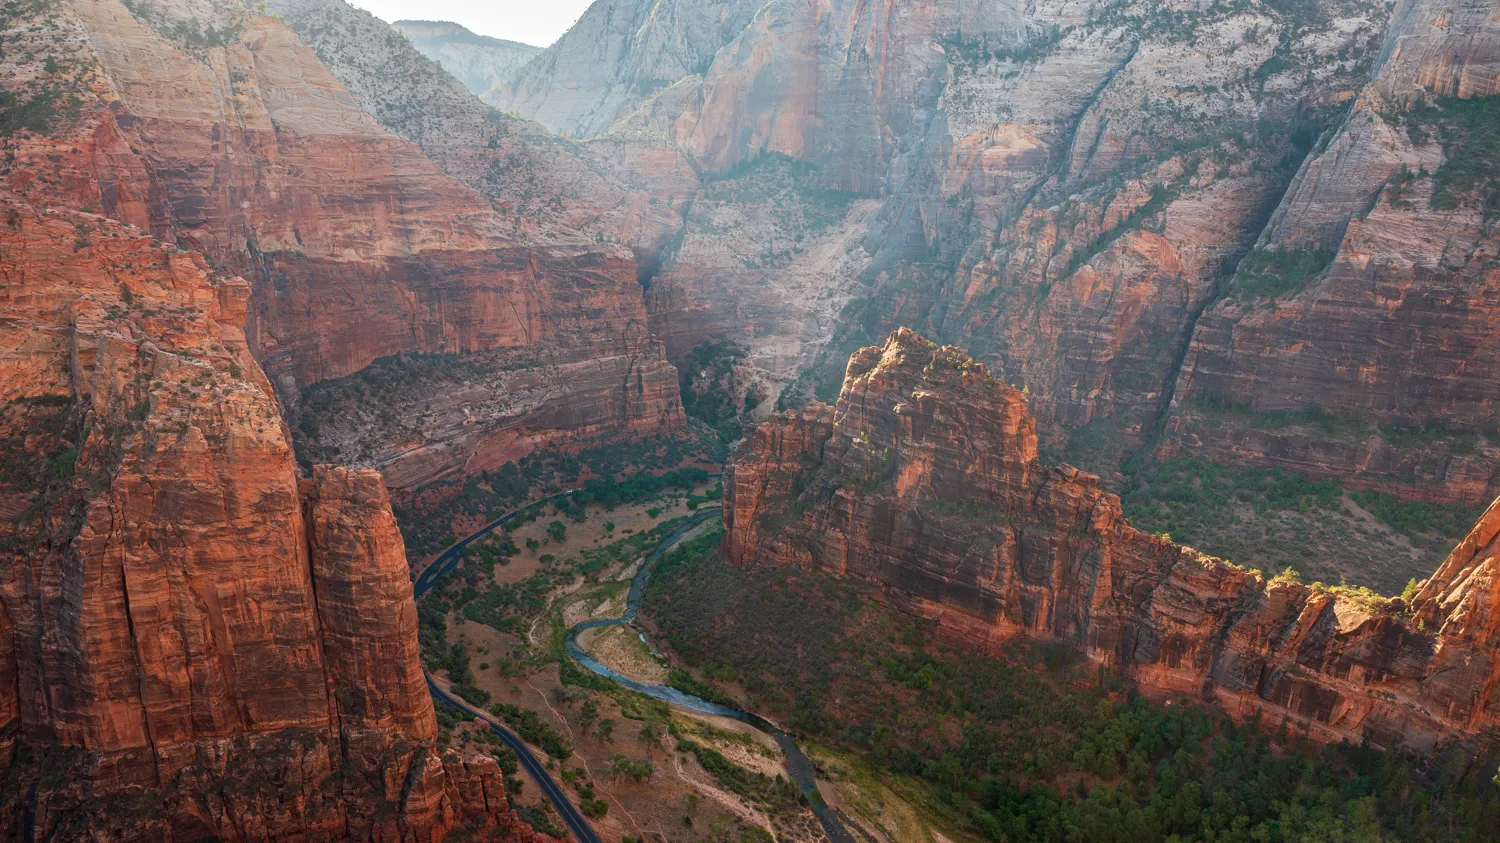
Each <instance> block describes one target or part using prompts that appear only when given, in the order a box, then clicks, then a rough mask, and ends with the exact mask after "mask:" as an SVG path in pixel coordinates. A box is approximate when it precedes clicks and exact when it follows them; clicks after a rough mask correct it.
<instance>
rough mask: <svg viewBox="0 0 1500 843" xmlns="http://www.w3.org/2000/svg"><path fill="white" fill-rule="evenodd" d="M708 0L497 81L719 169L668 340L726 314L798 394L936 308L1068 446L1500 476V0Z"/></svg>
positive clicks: (1471, 493)
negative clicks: (1250, 1) (1499, 257)
mask: <svg viewBox="0 0 1500 843" xmlns="http://www.w3.org/2000/svg"><path fill="white" fill-rule="evenodd" d="M687 5H688V4H642V3H636V2H633V0H618V1H617V2H604V3H598V4H595V6H594V7H592V8H591V9H590V10H589V12H588V13H587V14H586V15H585V16H584V18H583V20H581V21H580V23H579V25H578V26H577V27H575V29H574V30H573V31H571V32H569V33H568V34H566V35H564V36H563V38H562V39H560V40H559V41H558V43H557V44H555V45H554V46H553V47H552V48H550V49H549V50H548V51H547V52H546V53H544V54H543V55H542V56H541V57H539V58H538V60H536V61H534V62H532V63H531V64H530V65H528V66H527V67H526V68H525V69H524V71H522V72H520V73H519V74H518V75H517V76H516V77H514V78H513V82H512V85H511V88H510V93H509V95H508V96H507V97H506V98H502V99H501V100H497V101H501V102H503V103H504V107H507V108H512V107H514V108H518V109H520V110H521V113H523V114H526V115H529V116H534V117H536V118H537V119H539V120H541V121H542V122H543V123H545V124H547V125H549V126H552V127H554V128H558V129H565V130H566V131H568V132H571V133H574V134H575V135H583V136H596V137H612V136H615V135H617V134H618V135H620V136H625V135H629V136H631V137H638V136H642V135H643V136H647V137H654V138H659V139H661V140H662V141H663V142H665V143H667V144H670V145H671V146H672V147H673V148H675V149H677V150H679V151H680V152H681V153H682V154H684V155H687V156H688V157H690V158H691V159H692V160H693V161H694V162H695V164H696V166H697V167H699V168H700V169H701V170H702V172H703V173H704V177H705V181H704V184H703V187H702V188H701V189H700V190H699V191H698V192H697V193H696V194H695V195H694V198H693V201H692V202H691V203H690V204H689V206H688V207H687V209H686V211H685V213H684V223H685V224H684V226H683V229H682V232H681V235H680V239H679V240H677V241H676V243H675V244H674V248H671V249H669V250H667V251H666V252H665V253H664V254H665V259H664V260H663V261H662V262H661V266H660V270H659V271H658V272H656V273H655V274H654V275H653V287H652V289H651V290H650V291H648V303H647V306H648V308H649V310H650V312H651V325H652V329H653V331H654V332H656V333H657V334H658V335H659V336H661V337H662V338H663V339H664V340H665V341H666V343H667V346H668V353H669V355H670V356H671V359H673V360H674V361H676V362H678V363H682V362H684V361H685V360H686V359H687V356H688V351H689V350H690V349H691V348H692V347H694V346H695V345H697V344H698V343H701V342H703V341H704V340H705V339H707V338H710V337H713V336H716V335H723V336H726V337H729V338H731V339H734V340H736V341H737V342H739V343H741V344H742V345H744V346H746V347H747V348H748V349H749V356H748V358H747V364H746V365H747V367H748V368H749V369H750V370H752V375H751V376H752V377H755V378H759V379H761V380H762V381H764V382H765V383H767V384H769V385H770V386H771V387H773V389H772V392H773V393H774V392H775V391H777V390H780V389H788V390H790V392H789V393H788V397H789V401H790V403H792V404H793V405H795V404H796V403H797V402H799V401H801V400H803V399H804V398H805V396H806V394H808V393H810V392H823V393H824V397H825V398H831V394H827V392H826V390H827V389H828V388H836V385H837V372H838V371H839V370H840V369H841V368H842V361H843V359H844V357H845V355H847V353H848V352H849V351H850V350H852V349H853V348H855V347H858V346H859V345H860V344H862V343H867V342H873V341H876V340H878V338H879V337H880V336H881V335H882V334H883V333H884V332H885V331H888V330H890V329H892V328H894V327H895V326H897V325H912V326H916V327H918V328H920V329H921V330H922V331H923V332H924V333H926V334H928V335H930V336H933V337H936V338H938V339H940V340H942V341H945V342H952V343H955V344H958V345H961V346H962V347H964V348H965V349H967V350H968V351H969V352H971V353H973V354H974V355H975V356H976V357H978V358H979V359H981V360H983V361H984V362H986V363H987V364H988V365H989V366H991V368H993V369H994V370H995V371H996V373H997V374H999V375H1000V376H1001V377H1003V378H1004V379H1005V380H1006V381H1008V382H1010V383H1013V384H1016V385H1024V386H1025V387H1027V388H1028V395H1029V398H1030V401H1031V407H1032V411H1033V413H1034V414H1035V415H1036V417H1037V420H1038V423H1039V425H1040V428H1039V429H1040V432H1041V436H1042V439H1043V441H1044V443H1045V444H1046V445H1048V446H1050V447H1065V446H1066V444H1067V443H1068V441H1069V439H1070V437H1073V436H1074V435H1075V433H1076V431H1078V430H1079V429H1080V428H1089V429H1090V430H1089V434H1088V435H1091V436H1101V435H1102V436H1104V437H1106V438H1109V439H1111V440H1112V441H1113V442H1115V445H1114V450H1115V451H1129V450H1134V449H1138V448H1141V447H1149V448H1151V449H1152V450H1154V451H1155V452H1156V453H1158V454H1183V455H1195V456H1202V457H1206V458H1208V459H1211V460H1214V461H1217V462H1232V463H1249V464H1254V465H1260V466H1276V467H1282V468H1286V469H1289V470H1292V471H1296V472H1299V473H1303V474H1311V475H1316V476H1323V477H1339V478H1347V480H1348V483H1349V485H1351V486H1354V487H1361V486H1363V487H1368V488H1374V489H1380V490H1384V491H1389V492H1394V493H1396V494H1398V495H1400V496H1402V497H1404V498H1408V499H1422V500H1432V501H1461V502H1469V503H1474V502H1479V501H1484V500H1488V499H1490V498H1491V497H1493V496H1494V495H1495V494H1496V493H1497V492H1500V434H1496V433H1494V431H1493V425H1491V424H1490V422H1489V421H1488V419H1489V417H1490V416H1493V413H1494V409H1495V406H1496V400H1497V397H1500V392H1497V390H1500V386H1497V384H1496V383H1494V382H1493V378H1490V377H1488V376H1487V374H1486V373H1487V372H1491V371H1493V370H1494V368H1495V367H1494V366H1493V365H1490V359H1491V357H1493V355H1494V353H1495V352H1494V348H1493V343H1492V342H1491V339H1490V337H1489V335H1488V334H1487V333H1486V332H1485V330H1484V328H1483V325H1484V324H1485V323H1486V321H1487V320H1488V319H1489V318H1490V314H1491V313H1492V312H1493V307H1494V301H1493V299H1494V295H1493V292H1494V291H1493V289H1492V288H1493V287H1494V284H1495V271H1496V269H1495V260H1496V254H1497V249H1500V246H1497V245H1496V244H1497V236H1496V228H1495V226H1496V222H1495V217H1494V215H1493V213H1492V202H1491V200H1490V199H1489V198H1488V197H1489V196H1490V195H1491V193H1492V192H1493V187H1487V186H1481V185H1483V184H1486V183H1487V182H1486V181H1485V180H1486V179H1489V178H1490V176H1488V175H1486V174H1487V173H1489V172H1490V171H1491V170H1492V169H1493V162H1494V160H1495V157H1496V152H1495V150H1494V148H1493V144H1492V143H1490V142H1489V141H1488V140H1484V138H1487V137H1488V135H1487V134H1486V133H1485V130H1484V129H1482V128H1481V127H1480V124H1482V123H1483V122H1484V121H1485V120H1486V119H1488V120H1491V121H1492V120H1493V109H1494V108H1495V107H1496V106H1494V105H1493V103H1494V102H1496V101H1497V100H1496V99H1495V98H1496V96H1497V95H1500V87H1497V86H1500V66H1497V62H1500V59H1497V55H1500V19H1497V18H1496V16H1495V15H1494V10H1493V7H1492V4H1488V3H1482V2H1470V0H1413V1H1412V2H1406V3H1401V4H1399V5H1397V6H1396V7H1394V9H1392V8H1391V7H1389V6H1387V5H1386V4H1383V3H1376V2H1358V3H1342V2H1337V3H1335V2H1313V3H1305V4H1297V5H1292V6H1282V5H1276V4H1269V5H1268V4H1261V5H1256V6H1253V7H1246V6H1234V5H1222V4H1221V5H1213V6H1207V7H1201V8H1181V9H1178V8H1171V9H1169V8H1166V7H1162V6H1160V5H1159V4H1155V3H1149V2H1141V3H1135V2H1126V3H1119V4H1113V5H1110V6H1108V7H1089V6H1081V5H1078V4H1071V3H1063V2H1043V3H1035V4H1015V3H991V4H982V5H981V6H980V7H977V8H976V7H973V6H972V5H971V4H962V3H957V2H949V0H936V1H935V2H930V3H919V4H898V5H896V6H890V7H887V6H878V5H877V6H871V5H869V4H862V3H854V2H841V0H819V2H807V0H784V1H783V0H777V2H773V3H768V4H750V5H751V6H754V8H753V9H749V8H742V6H744V4H735V3H730V4H713V5H701V4H699V5H693V6H692V8H691V11H690V10H688V9H687V8H685V7H686V6H687ZM680 7H681V8H680ZM685 33H693V34H694V37H693V39H692V41H691V44H690V45H685V44H684V42H683V38H684V34H685ZM632 68H652V70H651V73H652V74H655V77H654V78H656V79H658V80H659V81H656V82H652V83H651V84H649V85H642V84H641V83H640V82H639V79H640V78H641V77H642V76H643V75H645V72H644V71H641V72H637V71H636V70H633V69H632ZM1487 104H1488V105H1487ZM1484 108H1488V109H1490V110H1489V111H1488V112H1484V113H1480V111H1481V110H1482V109H1484ZM528 109H529V110H528ZM1485 114H1488V115H1489V116H1488V118H1486V117H1485V116H1484V115H1485ZM1466 121H1467V122H1466ZM787 160H789V161H792V162H795V164H796V165H799V166H801V167H803V168H804V169H803V170H801V171H799V173H798V178H797V181H798V183H799V185H801V186H802V187H803V189H804V192H807V191H811V190H813V189H817V190H822V191H828V192H830V193H832V194H838V193H840V192H847V193H849V194H851V195H852V196H853V197H854V201H852V202H851V201H849V200H848V199H847V198H846V199H845V200H844V201H845V202H846V204H845V209H846V212H845V213H843V214H838V215H836V216H833V217H832V218H830V219H826V220H825V219H822V218H817V219H816V220H813V218H812V217H809V216H808V215H807V214H805V213H804V212H802V211H801V210H800V209H799V208H798V207H797V205H798V204H799V203H798V202H796V201H788V198H787V197H786V195H785V194H784V192H778V191H777V190H776V189H774V188H773V189H767V188H766V184H765V183H766V182H767V181H768V179H766V178H765V177H764V174H763V173H762V171H769V172H773V173H774V172H776V171H778V170H781V169H784V168H785V166H786V165H785V163H784V162H785V161H787ZM1476 179H1477V180H1478V181H1479V182H1480V183H1481V185H1472V184H1470V183H1471V182H1473V181H1475V180H1476ZM1455 186H1456V187H1455ZM860 197H864V198H860ZM769 202H775V203H777V204H776V207H778V208H785V209H786V212H784V213H779V214H778V213H773V214H765V213H763V211H762V208H763V206H764V205H765V204H766V203H769ZM866 203H874V207H873V208H872V207H870V206H869V205H868V204H866ZM810 220H813V221H814V222H816V224H814V225H810V224H808V223H809V221H810ZM777 244H780V245H777ZM808 276H816V277H822V278H824V279H827V280H826V281H824V282H823V283H822V284H820V285H816V291H817V292H816V294H812V295H809V294H807V293H806V292H805V289H804V288H805V287H806V285H805V284H804V283H803V280H802V279H803V278H805V277H808ZM770 403H771V402H768V406H769V404H770ZM1474 430H1484V431H1488V432H1486V433H1483V434H1481V435H1479V436H1477V437H1476V436H1474V435H1472V434H1473V431H1474ZM1106 468H1107V469H1108V470H1110V471H1111V472H1112V471H1113V466H1106Z"/></svg>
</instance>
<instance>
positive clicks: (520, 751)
mask: <svg viewBox="0 0 1500 843" xmlns="http://www.w3.org/2000/svg"><path fill="white" fill-rule="evenodd" d="M427 689H428V690H429V691H431V692H432V696H433V697H434V698H436V699H437V700H440V701H441V702H443V703H446V704H448V705H450V706H452V707H454V708H459V709H463V710H464V711H467V712H469V713H470V714H473V715H474V718H475V719H476V720H479V721H480V722H482V723H484V725H486V726H488V727H489V728H490V731H492V732H494V733H495V734H496V735H498V736H499V737H500V741H501V743H504V744H505V745H506V746H508V747H510V748H511V751H512V752H514V753H515V754H516V758H518V759H520V761H521V767H522V769H524V770H525V771H526V774H527V775H528V776H531V780H532V781H534V782H536V785H537V787H538V788H540V789H541V791H542V794H543V795H545V796H546V797H547V801H549V802H551V803H552V807H554V808H556V809H557V814H558V816H560V817H562V819H563V822H564V823H566V824H567V826H568V830H569V831H571V832H573V837H574V838H576V839H577V840H578V841H579V843H604V838H602V837H600V836H599V833H598V832H596V831H594V828H593V826H591V825H589V821H588V820H587V819H585V818H584V816H583V812H582V811H579V810H578V807H577V806H576V805H574V804H573V803H572V801H571V800H569V799H568V794H566V793H564V792H563V789H562V787H561V786H560V785H559V784H558V783H557V780H556V779H554V778H552V774H551V773H549V772H547V767H546V765H544V764H543V763H542V761H541V759H539V758H537V757H536V753H534V752H532V751H531V747H529V746H527V745H526V742H525V741H523V740H521V738H520V737H519V736H518V735H516V733H515V732H512V731H511V730H509V729H507V728H505V727H504V726H502V725H500V724H499V723H497V722H495V721H494V720H493V719H491V718H490V717H489V715H486V714H484V713H483V712H481V711H479V710H478V709H476V708H474V707H473V706H471V705H469V704H468V703H466V702H464V701H463V700H461V699H459V698H458V697H455V696H453V695H452V694H450V693H448V691H447V690H446V689H444V688H442V687H441V686H439V685H438V684H437V683H436V682H434V681H433V679H432V676H431V675H428V677H427Z"/></svg>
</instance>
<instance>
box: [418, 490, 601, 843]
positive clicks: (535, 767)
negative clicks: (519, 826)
mask: <svg viewBox="0 0 1500 843" xmlns="http://www.w3.org/2000/svg"><path fill="white" fill-rule="evenodd" d="M576 491H577V489H569V490H568V491H566V492H559V493H557V494H555V495H551V496H549V497H545V498H542V499H541V500H539V501H536V502H535V503H530V504H527V505H526V506H523V507H521V508H520V509H516V510H513V511H511V512H508V513H506V514H505V515H503V516H501V517H500V518H497V519H495V520H494V521H491V522H490V523H488V524H486V525H484V527H482V528H480V529H479V530H478V531H476V532H474V533H472V534H470V535H469V536H468V537H467V538H465V539H463V540H462V541H460V542H458V543H456V544H454V545H453V546H452V547H450V548H448V549H447V550H445V551H443V553H442V555H440V556H438V558H436V559H434V560H432V564H430V565H428V566H427V567H426V568H425V569H423V571H422V573H421V574H419V575H418V576H417V579H416V582H414V583H413V584H412V592H413V593H414V594H415V595H416V597H417V599H419V600H420V599H421V598H422V595H424V594H426V593H427V592H428V591H431V590H432V586H433V583H435V582H437V579H438V577H441V576H442V575H443V574H445V573H447V572H449V571H451V570H453V569H454V567H456V566H457V565H458V563H459V561H460V560H461V559H462V558H463V557H462V551H463V549H464V548H465V547H467V546H468V545H469V544H470V543H471V542H473V541H475V540H476V539H479V538H481V537H483V536H484V535H485V534H487V533H489V532H490V531H491V530H493V529H495V528H496V527H499V526H500V525H502V524H504V523H505V522H507V521H509V520H510V519H512V518H514V517H516V516H517V515H519V514H521V513H523V512H525V511H526V510H528V509H531V508H533V507H537V506H541V505H542V504H545V503H548V502H549V501H554V500H557V499H558V498H561V497H564V496H566V495H571V494H573V493H574V492H576ZM422 672H423V673H424V674H426V676H427V688H428V690H430V691H431V692H432V696H433V697H435V698H436V699H438V700H439V701H441V702H443V703H446V704H447V705H450V706H452V707H454V708H460V709H463V710H464V711H467V712H469V713H470V714H473V715H475V717H476V718H477V719H478V720H480V721H481V722H482V723H484V724H485V725H486V726H488V727H489V728H490V731H492V732H494V733H495V734H496V735H499V736H500V740H501V742H503V743H504V744H505V745H506V746H508V747H510V748H511V751H513V752H515V754H516V758H518V759H520V761H521V767H522V769H524V770H525V771H526V774H527V775H529V776H531V780H532V781H534V782H536V786H537V787H538V788H539V789H541V791H542V793H543V794H544V795H545V796H546V797H547V801H549V802H551V803H552V807H553V808H556V809H557V814H558V816H560V817H562V819H563V822H564V823H566V824H567V826H568V830H569V831H572V832H573V836H574V837H575V838H576V839H577V840H578V841H579V843H604V838H602V837H600V836H599V833H598V832H596V831H594V828H593V826H590V825H589V821H588V820H587V819H585V818H584V816H583V812H582V811H580V810H578V806H576V805H574V804H573V803H572V801H571V800H569V799H568V795H567V794H566V793H564V792H563V789H562V786H560V785H559V784H558V783H557V780H556V779H554V778H552V774H551V773H549V772H547V767H546V765H545V764H543V763H542V760H541V759H540V758H537V757H536V753H534V752H532V751H531V747H529V746H527V745H526V742H525V741H523V740H521V738H520V736H519V735H517V734H516V733H515V732H512V731H511V730H509V729H507V728H505V727H504V726H502V725H500V724H499V723H497V722H496V721H494V720H493V719H491V718H490V717H489V716H488V715H486V714H484V713H483V712H482V711H480V710H478V709H476V708H474V707H473V706H471V705H469V704H468V703H466V702H464V701H463V700H461V699H459V698H458V697H455V696H454V695H452V694H450V693H448V691H447V690H446V689H444V688H442V687H440V686H439V685H438V684H437V683H436V682H434V681H433V679H432V674H430V673H427V669H426V668H425V667H424V668H423V669H422Z"/></svg>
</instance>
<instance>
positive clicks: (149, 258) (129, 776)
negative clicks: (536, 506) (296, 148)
mask: <svg viewBox="0 0 1500 843" xmlns="http://www.w3.org/2000/svg"><path fill="white" fill-rule="evenodd" d="M0 205H3V207H0V219H3V220H4V224H3V225H0V278H3V279H4V281H3V285H4V286H3V287H0V304H3V308H4V310H5V313H6V315H7V320H6V322H5V324H4V326H0V348H4V349H7V352H6V353H5V355H4V356H3V358H0V361H3V363H0V396H3V399H4V403H5V412H4V425H5V428H4V430H3V431H0V442H3V451H4V457H5V460H4V462H5V472H4V476H3V477H0V499H3V500H4V501H5V514H6V516H7V517H6V518H5V519H4V521H3V523H0V530H3V533H0V538H3V540H4V551H5V557H4V559H5V562H4V565H3V568H0V605H3V611H0V619H3V626H0V632H3V633H4V637H5V641H4V643H3V645H0V657H3V661H0V677H3V678H5V679H6V680H7V681H6V682H5V683H4V685H3V686H0V714H4V715H5V716H6V723H5V726H4V734H6V735H7V736H8V740H9V739H10V738H14V741H15V746H14V747H11V746H7V747H6V750H7V752H6V754H5V758H4V760H5V762H6V764H7V765H8V767H9V769H7V770H6V771H5V773H4V775H5V776H6V779H7V785H6V787H5V788H4V792H5V794H6V798H5V800H4V806H3V813H0V827H3V828H4V833H5V835H6V836H7V837H12V838H16V839H84V838H88V839H110V840H161V839H199V838H202V837H206V836H212V837H216V838H219V839H226V840H256V839H269V838H284V837H286V836H288V835H294V834H295V835H302V836H304V837H305V838H306V839H356V840H382V839H399V838H404V839H417V840H440V839H442V837H443V836H444V835H445V834H447V833H448V831H450V830H452V829H453V828H456V827H457V826H458V825H460V824H464V823H476V824H478V825H479V826H481V827H489V828H493V829H499V830H506V829H510V828H512V827H513V826H514V825H515V820H514V817H513V816H512V815H511V814H510V812H509V809H508V808H507V807H506V805H505V802H504V800H503V798H499V797H500V795H501V794H503V789H501V788H499V785H498V776H499V771H498V769H497V768H495V765H494V762H493V761H492V760H489V759H484V760H479V759H468V760H461V759H458V758H457V757H453V758H448V759H444V758H440V757H438V756H437V755H436V754H435V751H434V749H433V746H432V743H433V738H434V737H435V730H436V725H435V720H434V715H433V711H432V702H431V699H430V697H429V696H428V694H427V693H426V689H425V686H424V685H423V683H422V678H421V666H420V662H419V661H418V658H417V650H416V638H415V623H416V620H415V607H414V605H413V601H412V597H411V590H410V583H409V578H408V574H407V568H406V560H405V553H404V550H403V548H402V543H401V538H400V534H399V532H397V530H396V527H395V523H394V519H393V518H392V516H391V513H390V508H389V502H388V500H387V497H386V493H385V489H384V485H383V483H382V481H381V479H380V477H379V475H378V474H375V473H374V472H370V471H360V470H354V469H346V468H329V467H322V468H319V469H318V470H317V471H316V472H315V474H314V475H313V477H312V478H311V479H309V480H308V481H306V486H305V488H299V481H298V479H297V472H296V469H295V466H294V464H293V459H292V454H291V449H290V446H289V440H288V436H287V431H286V429H285V427H284V424H283V422H282V420H281V416H280V413H279V407H278V405H277V401H276V398H275V395H274V393H273V391H272V389H271V385H270V382H269V381H268V380H267V379H266V377H265V376H264V375H263V374H262V373H261V370H260V368H259V366H258V365H257V364H256V363H255V360H254V358H253V357H252V356H251V354H250V352H249V343H248V342H247V341H246V338H245V334H244V330H243V328H242V326H243V324H244V322H245V315H246V307H247V305H248V302H249V300H250V290H249V285H248V284H246V283H245V282H244V281H243V280H242V279H239V278H233V279H225V278H222V277H220V276H217V275H215V274H214V273H213V272H212V271H210V269H209V268H208V266H207V265H206V263H205V262H204V260H203V259H202V258H201V257H200V256H198V255H195V254H191V253H187V252H183V251H181V250H178V249H177V248H176V247H173V246H170V245H168V244H164V243H161V242H159V241H156V240H154V239H152V238H150V237H148V236H146V235H144V234H142V233H141V232H140V231H139V230H138V229H134V228H132V227H130V226H127V225H123V224H120V223H116V222H114V221H111V220H108V219H106V218H104V217H101V216H97V215H92V214H83V213H75V212H58V211H51V210H40V209H37V208H36V207H34V206H31V205H28V204H24V203H19V202H16V201H14V200H10V199H7V200H5V201H4V202H3V203H0ZM486 765H487V766H486ZM346 767H347V768H349V769H352V770H353V773H352V774H351V773H349V772H348V771H347V770H345V769H344V768H346ZM486 771H488V772H486ZM273 782H274V783H275V784H272V783H273ZM476 787H478V788H479V789H480V791H481V793H480V794H479V796H481V797H483V798H480V799H479V801H477V802H475V801H472V799H473V798H474V794H472V793H470V792H469V791H472V790H474V789H475V788H476ZM486 794H487V795H486ZM392 809H394V810H392ZM517 832H518V833H523V832H524V829H517Z"/></svg>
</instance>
